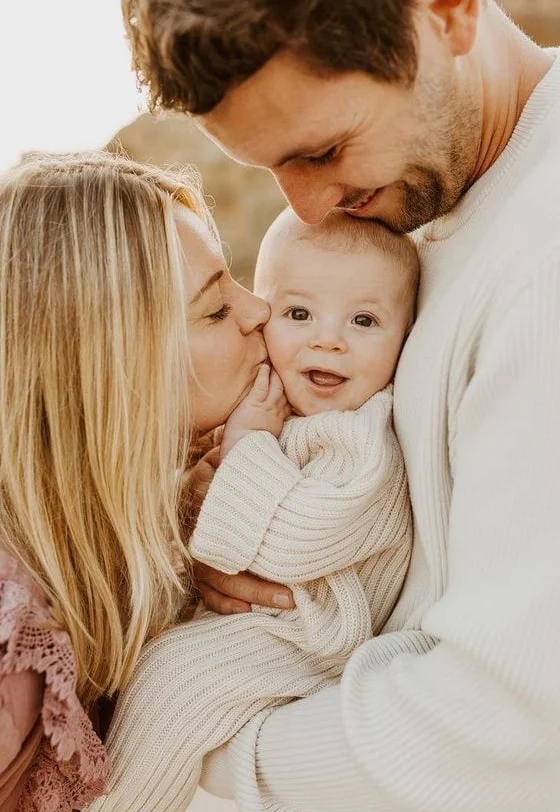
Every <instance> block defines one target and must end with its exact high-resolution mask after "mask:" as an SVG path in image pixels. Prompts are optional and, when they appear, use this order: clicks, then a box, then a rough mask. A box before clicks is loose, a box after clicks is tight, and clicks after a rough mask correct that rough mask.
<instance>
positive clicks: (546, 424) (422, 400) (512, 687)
mask: <svg viewBox="0 0 560 812" xmlns="http://www.w3.org/2000/svg"><path fill="white" fill-rule="evenodd" d="M419 247H420V254H421V260H422V277H421V280H422V281H421V289H420V300H419V315H418V320H417V322H416V325H415V327H414V329H413V332H412V334H411V336H410V338H409V340H408V342H407V344H406V346H405V349H404V352H403V355H402V358H401V361H400V364H399V368H398V372H397V377H396V381H395V405H394V410H395V426H396V429H397V435H398V438H399V440H400V443H401V447H402V449H403V452H404V457H405V463H406V469H407V474H408V479H409V488H410V494H411V500H412V507H413V515H414V545H413V552H412V559H411V565H410V569H409V572H408V574H407V578H406V583H405V587H404V590H403V593H402V596H401V597H400V599H399V602H398V604H397V607H396V609H395V611H394V613H393V615H392V617H391V619H390V620H389V622H388V624H387V626H386V631H387V632H388V634H382V635H380V636H379V637H376V638H375V639H373V640H371V641H369V642H368V643H366V644H365V645H364V646H362V647H361V648H360V649H359V650H358V651H357V652H356V653H355V654H354V655H353V656H352V658H351V659H350V661H349V663H348V665H347V666H346V669H345V672H344V675H343V678H342V683H341V685H340V686H333V687H329V688H327V689H326V690H325V691H323V692H321V693H320V694H318V695H316V696H313V697H310V698H307V699H303V700H301V701H298V702H294V703H292V704H290V705H288V706H286V707H283V708H280V709H276V710H274V711H273V712H272V713H270V712H267V714H268V715H267V717H266V718H265V715H264V714H262V715H260V716H259V717H256V718H255V719H253V720H252V721H251V722H250V723H249V724H248V725H247V726H246V727H245V728H244V729H243V730H242V731H241V733H240V734H238V735H237V736H236V737H235V738H234V739H233V740H232V742H231V744H230V745H229V746H228V748H227V761H228V764H229V769H230V771H231V772H232V780H233V785H234V789H235V794H236V797H237V800H238V804H239V806H240V808H241V809H242V810H243V812H248V811H250V812H254V811H255V810H269V812H272V811H273V812H287V811H288V810H289V811H290V812H294V811H295V810H297V812H365V810H367V812H558V809H559V808H560V770H559V765H560V678H559V677H560V633H559V631H558V625H559V620H558V619H559V617H560V61H559V60H557V61H556V62H555V64H554V66H553V67H552V69H551V70H550V72H549V73H548V75H547V76H546V77H545V78H544V80H543V81H542V82H541V84H540V85H539V86H538V87H537V88H536V89H535V91H534V93H533V95H532V97H531V99H530V100H529V102H528V104H527V105H526V108H525V110H524V113H523V115H522V118H521V120H520V121H519V123H518V126H517V128H516V130H515V133H514V135H513V137H512V138H511V140H510V143H509V145H508V146H507V148H506V149H505V151H504V152H503V153H502V155H501V156H500V158H499V159H498V161H497V162H496V163H495V164H494V165H493V166H492V168H491V169H490V170H489V171H488V172H487V173H486V174H485V175H484V177H483V178H481V179H480V180H479V181H478V183H477V184H476V185H475V186H473V188H472V189H471V190H470V191H469V192H468V194H467V195H466V196H465V197H464V198H463V200H462V201H461V203H460V204H459V205H458V206H457V207H456V208H455V210H454V211H453V212H452V213H451V214H450V215H448V216H446V217H444V218H442V219H441V220H439V221H437V222H435V223H433V224H432V225H430V226H428V227H426V228H425V229H424V230H423V232H422V233H421V234H420V235H419ZM434 639H436V640H437V643H436V644H435V645H433V646H432V643H433V641H434Z"/></svg>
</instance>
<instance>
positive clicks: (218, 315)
mask: <svg viewBox="0 0 560 812" xmlns="http://www.w3.org/2000/svg"><path fill="white" fill-rule="evenodd" d="M230 313H231V305H230V304H227V303H225V302H224V304H223V305H222V306H221V307H220V309H219V310H215V311H214V313H209V314H208V317H207V318H209V319H210V320H211V321H223V320H224V319H225V318H227V317H228V316H229V314H230Z"/></svg>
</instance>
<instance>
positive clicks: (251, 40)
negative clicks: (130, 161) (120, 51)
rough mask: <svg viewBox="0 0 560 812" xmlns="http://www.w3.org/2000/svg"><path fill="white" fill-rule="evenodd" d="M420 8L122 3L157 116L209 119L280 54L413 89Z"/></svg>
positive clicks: (226, 1) (187, 0)
mask: <svg viewBox="0 0 560 812" xmlns="http://www.w3.org/2000/svg"><path fill="white" fill-rule="evenodd" d="M415 5H416V0H122V7H123V14H124V19H125V25H126V28H127V32H128V36H129V39H130V43H131V46H132V53H133V60H134V66H135V68H136V70H137V72H138V75H139V78H140V81H141V82H142V83H143V84H145V85H147V86H148V88H149V92H150V103H151V107H152V108H156V107H163V108H168V109H173V110H179V111H181V112H189V113H194V114H202V113H208V112H209V111H210V110H212V109H213V108H214V107H215V106H216V105H217V104H219V102H220V101H221V100H222V99H223V97H224V96H225V94H226V93H227V92H228V90H230V89H231V88H232V87H234V86H235V85H238V84H239V83H240V82H243V81H244V80H245V79H248V78H249V77H250V76H252V75H253V74H254V73H256V72H257V71H258V70H259V69H260V68H262V67H263V66H264V65H265V64H266V63H267V62H268V61H269V59H271V58H272V57H273V56H274V55H275V54H276V53H278V52H279V51H281V50H284V49H286V50H289V51H291V52H292V53H294V54H296V55H297V56H299V57H301V58H302V59H303V60H304V61H305V62H306V63H307V64H308V65H309V66H310V67H311V68H312V69H313V70H317V71H319V72H320V71H324V72H344V71H365V72H366V73H369V74H370V75H372V76H373V77H375V78H376V79H379V80H381V81H386V82H400V83H404V84H411V83H412V82H413V81H414V78H415V76H416V69H417V55H416V41H415V36H414V26H413V19H412V17H413V10H414V7H415Z"/></svg>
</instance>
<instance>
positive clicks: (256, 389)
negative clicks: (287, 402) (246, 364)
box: [251, 364, 270, 401]
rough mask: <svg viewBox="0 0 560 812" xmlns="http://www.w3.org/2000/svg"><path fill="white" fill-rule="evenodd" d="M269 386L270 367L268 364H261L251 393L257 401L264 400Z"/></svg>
mask: <svg viewBox="0 0 560 812" xmlns="http://www.w3.org/2000/svg"><path fill="white" fill-rule="evenodd" d="M269 388H270V367H269V365H268V364H261V365H260V367H259V371H258V372H257V377H256V378H255V382H254V384H253V388H252V389H251V395H253V396H254V397H256V398H257V400H259V401H263V400H266V397H267V395H268V393H269Z"/></svg>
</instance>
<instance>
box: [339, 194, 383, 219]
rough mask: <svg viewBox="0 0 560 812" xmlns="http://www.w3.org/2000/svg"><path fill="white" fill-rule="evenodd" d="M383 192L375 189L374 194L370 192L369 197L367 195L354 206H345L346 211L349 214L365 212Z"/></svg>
mask: <svg viewBox="0 0 560 812" xmlns="http://www.w3.org/2000/svg"><path fill="white" fill-rule="evenodd" d="M381 191H382V190H381V189H375V190H374V191H373V192H370V194H369V195H366V196H365V197H363V198H362V199H361V200H359V201H357V202H356V203H355V204H354V205H353V206H343V208H344V211H346V212H348V213H349V214H359V213H360V212H362V211H365V210H366V209H367V207H368V206H369V205H370V203H372V202H373V201H374V200H375V198H376V197H377V196H378V195H379V194H380V192H381Z"/></svg>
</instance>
